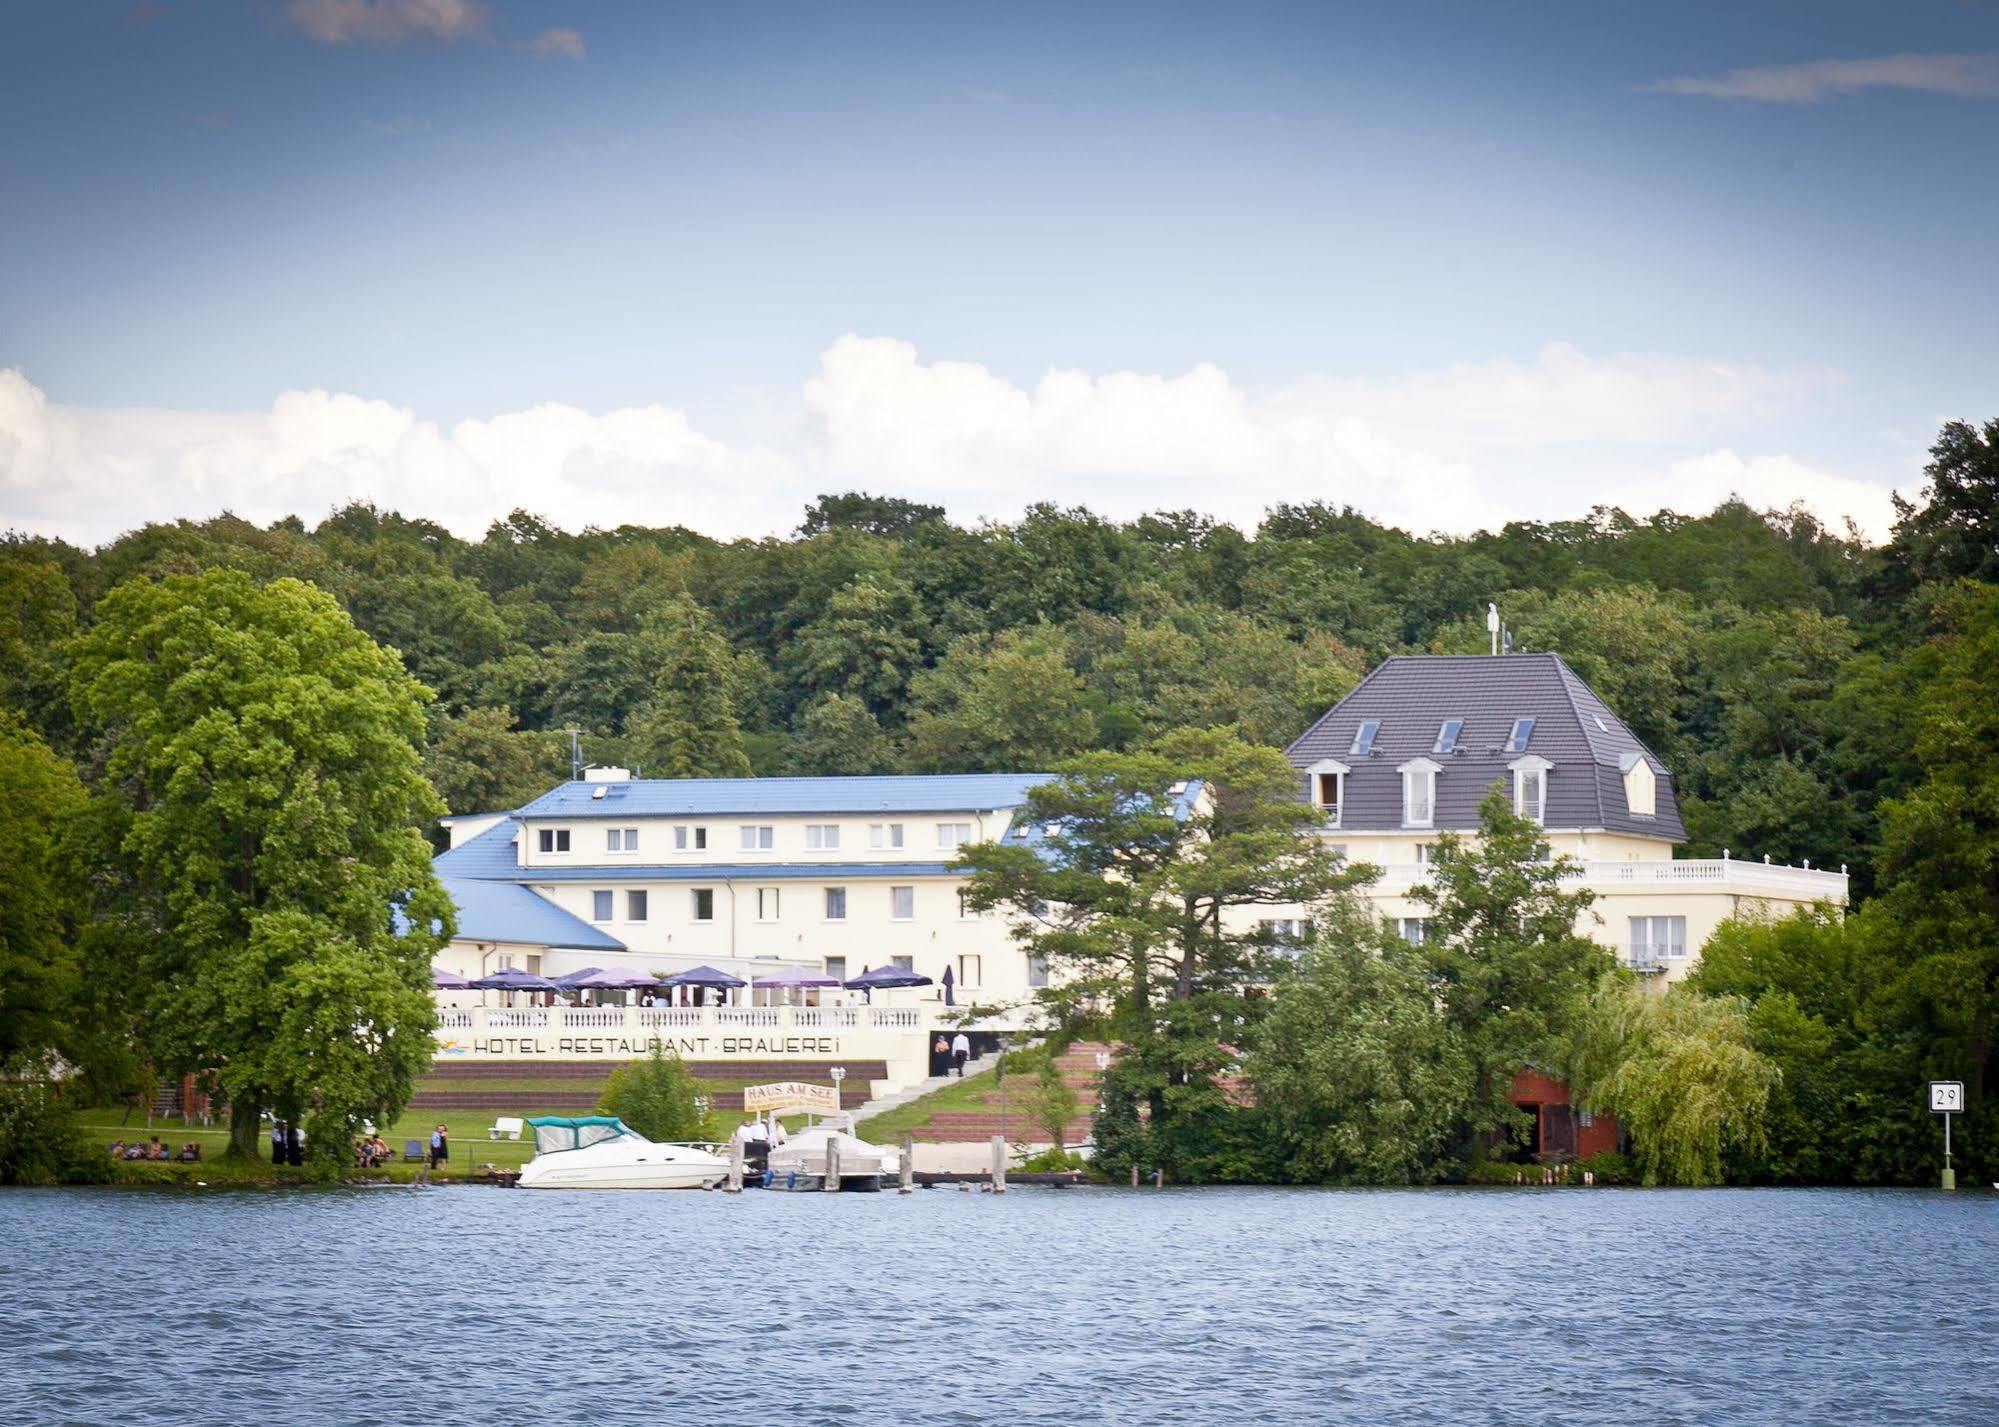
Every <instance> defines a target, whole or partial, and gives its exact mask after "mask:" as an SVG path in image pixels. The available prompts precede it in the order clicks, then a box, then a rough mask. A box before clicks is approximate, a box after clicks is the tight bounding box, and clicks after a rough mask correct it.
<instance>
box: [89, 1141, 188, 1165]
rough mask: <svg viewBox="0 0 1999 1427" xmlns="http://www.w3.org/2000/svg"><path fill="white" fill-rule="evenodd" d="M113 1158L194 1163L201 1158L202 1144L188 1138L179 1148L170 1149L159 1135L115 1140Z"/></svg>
mask: <svg viewBox="0 0 1999 1427" xmlns="http://www.w3.org/2000/svg"><path fill="white" fill-rule="evenodd" d="M111 1158H113V1159H116V1160H152V1161H154V1162H168V1161H177V1162H179V1163H181V1164H194V1163H196V1162H197V1161H199V1160H200V1158H201V1146H200V1145H198V1144H196V1143H195V1142H194V1141H193V1140H188V1141H185V1142H184V1143H183V1144H182V1145H181V1147H180V1148H179V1149H178V1150H173V1149H169V1148H168V1146H167V1144H166V1142H165V1141H164V1140H162V1139H161V1138H160V1137H159V1136H158V1135H154V1136H153V1137H152V1138H151V1139H149V1140H131V1141H126V1140H114V1141H112V1143H111Z"/></svg>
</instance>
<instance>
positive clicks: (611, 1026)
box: [562, 1006, 625, 1031]
mask: <svg viewBox="0 0 1999 1427" xmlns="http://www.w3.org/2000/svg"><path fill="white" fill-rule="evenodd" d="M562 1024H563V1025H565V1026H570V1027H574V1028H575V1029H578V1030H606V1031H610V1030H622V1029H624V1025H625V1011H624V1008H623V1007H622V1006H566V1007H564V1008H563V1011H562Z"/></svg>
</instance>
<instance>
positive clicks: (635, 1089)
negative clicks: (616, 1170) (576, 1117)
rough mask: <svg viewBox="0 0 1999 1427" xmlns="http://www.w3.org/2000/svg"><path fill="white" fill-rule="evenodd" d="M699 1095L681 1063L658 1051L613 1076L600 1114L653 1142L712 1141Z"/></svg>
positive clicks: (600, 1104) (712, 1129)
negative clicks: (620, 1121)
mask: <svg viewBox="0 0 1999 1427" xmlns="http://www.w3.org/2000/svg"><path fill="white" fill-rule="evenodd" d="M699 1093H700V1085H699V1084H698V1083H697V1082H696V1080H695V1079H694V1076H693V1074H692V1072H690V1071H689V1070H688V1068H687V1066H686V1065H685V1064H684V1063H683V1062H682V1061H681V1059H680V1057H679V1056H677V1055H668V1054H666V1053H665V1052H664V1051H663V1050H661V1049H660V1047H658V1046H657V1045H655V1046H654V1047H653V1050H652V1054H651V1055H649V1056H647V1057H646V1058H645V1059H644V1060H635V1061H633V1062H632V1063H631V1064H630V1065H626V1066H620V1067H619V1068H618V1069H617V1070H614V1071H612V1072H611V1078H610V1079H609V1080H607V1081H606V1082H605V1083H604V1094H603V1096H602V1098H600V1099H599V1100H598V1101H597V1113H598V1114H600V1115H616V1116H617V1117H618V1118H619V1119H620V1120H623V1121H624V1122H625V1123H626V1124H627V1125H629V1126H630V1127H631V1128H632V1129H634V1130H637V1131H638V1132H639V1133H640V1134H642V1135H644V1136H645V1137H646V1138H647V1139H649V1140H659V1141H662V1142H665V1141H673V1140H712V1139H715V1138H716V1134H715V1127H714V1123H713V1121H712V1119H711V1118H710V1116H708V1115H707V1114H705V1113H703V1112H702V1111H701V1110H700V1109H698V1108H696V1106H695V1104H694V1100H695V1097H696V1096H697V1095H698V1094H699Z"/></svg>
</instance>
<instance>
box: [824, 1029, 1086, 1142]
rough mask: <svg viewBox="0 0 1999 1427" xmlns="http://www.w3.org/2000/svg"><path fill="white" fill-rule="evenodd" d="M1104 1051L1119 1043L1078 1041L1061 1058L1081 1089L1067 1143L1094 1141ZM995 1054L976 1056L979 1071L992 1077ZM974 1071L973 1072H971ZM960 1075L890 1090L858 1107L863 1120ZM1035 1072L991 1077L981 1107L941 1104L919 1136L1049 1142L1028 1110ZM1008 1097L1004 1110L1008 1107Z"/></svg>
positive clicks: (1066, 1077) (1067, 1076)
mask: <svg viewBox="0 0 1999 1427" xmlns="http://www.w3.org/2000/svg"><path fill="white" fill-rule="evenodd" d="M1099 1052H1113V1047H1111V1046H1108V1045H1104V1044H1102V1043H1100V1042H1096V1041H1078V1042H1077V1043H1076V1044H1074V1045H1072V1046H1070V1047H1069V1048H1068V1049H1067V1050H1066V1051H1064V1052H1063V1053H1062V1055H1061V1056H1060V1057H1058V1058H1057V1060H1056V1064H1057V1065H1058V1066H1060V1067H1061V1070H1062V1079H1063V1082H1064V1083H1065V1084H1067V1085H1068V1087H1069V1088H1070V1089H1071V1090H1073V1091H1075V1092H1076V1116H1075V1118H1074V1119H1072V1120H1071V1121H1070V1122H1069V1124H1068V1127H1067V1128H1066V1129H1065V1130H1064V1131H1063V1133H1062V1142H1063V1144H1065V1145H1067V1146H1070V1147H1074V1146H1076V1145H1079V1144H1086V1143H1088V1142H1089V1139H1090V1134H1091V1127H1092V1124H1093V1122H1094V1120H1095V1117H1096V1110H1097V1086H1098V1081H1099V1079H1100V1072H1099V1071H1098V1070H1097V1055H1098V1053H1099ZM993 1061H994V1057H992V1056H984V1057H981V1058H980V1060H979V1061H976V1062H974V1064H975V1065H977V1066H978V1067H979V1072H978V1073H979V1074H981V1075H982V1076H986V1077H988V1078H990V1073H991V1071H992V1068H993ZM970 1073H971V1072H970V1071H968V1072H967V1074H968V1076H969V1075H970ZM955 1078H956V1077H954V1076H933V1077H931V1078H930V1079H929V1080H926V1081H924V1082H923V1084H922V1085H919V1086H915V1087H912V1088H911V1089H910V1090H908V1091H905V1092H903V1093H901V1094H898V1095H891V1096H885V1097H884V1098H882V1099H880V1100H876V1101H871V1102H870V1103H868V1104H867V1105H864V1106H862V1107H861V1108H860V1109H859V1110H858V1111H856V1112H855V1118H856V1119H857V1120H865V1119H870V1118H872V1117H873V1116H875V1115H878V1114H881V1113H882V1112H883V1111H886V1110H892V1109H896V1108H899V1107H900V1106H903V1105H906V1104H908V1103H909V1102H910V1101H912V1100H915V1099H918V1098H919V1097H921V1096H923V1095H927V1094H930V1093H932V1092H933V1091H936V1090H941V1089H943V1088H944V1086H946V1085H948V1084H950V1083H951V1081H952V1080H953V1079H955ZM1033 1083H1034V1082H1033V1080H1032V1078H1031V1077H1027V1076H1020V1077H1014V1078H1009V1079H1008V1081H1007V1083H1006V1085H1005V1086H1004V1087H1002V1086H1001V1085H1000V1084H999V1082H998V1081H997V1080H991V1081H990V1083H989V1084H988V1085H987V1087H986V1089H985V1092H984V1093H983V1094H982V1095H981V1096H980V1108H979V1109H977V1110H939V1111H937V1112H936V1113H935V1114H933V1115H932V1116H931V1117H930V1119H929V1120H928V1121H927V1122H926V1123H925V1124H923V1125H921V1126H919V1127H918V1128H917V1129H916V1131H915V1137H916V1139H917V1140H918V1141H920V1142H923V1143H928V1144H983V1143H985V1142H987V1141H989V1140H991V1139H992V1137H993V1136H994V1135H1002V1136H1004V1137H1005V1138H1006V1140H1007V1141H1008V1142H1009V1143H1016V1142H1026V1143H1029V1144H1045V1143H1047V1140H1048V1135H1047V1132H1046V1131H1045V1130H1043V1129H1041V1128H1040V1127H1039V1126H1035V1125H1032V1124H1030V1123H1029V1121H1028V1119H1027V1115H1026V1111H1025V1108H1024V1107H1025V1104H1026V1097H1027V1095H1028V1092H1029V1090H1030V1089H1031V1087H1032V1085H1033ZM1002 1103H1004V1112H1002Z"/></svg>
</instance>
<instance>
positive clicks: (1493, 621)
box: [1485, 604, 1513, 654]
mask: <svg viewBox="0 0 1999 1427" xmlns="http://www.w3.org/2000/svg"><path fill="white" fill-rule="evenodd" d="M1504 628H1506V626H1505V625H1503V624H1501V623H1500V622H1499V606H1498V605H1496V604H1487V605H1486V607H1485V632H1486V633H1487V634H1490V635H1491V636H1492V652H1493V653H1495V654H1497V653H1498V652H1499V632H1500V631H1501V630H1502V629H1504ZM1512 642H1513V641H1512V639H1511V638H1510V637H1509V638H1508V640H1507V643H1508V645H1509V646H1510V645H1511V644H1512Z"/></svg>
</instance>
